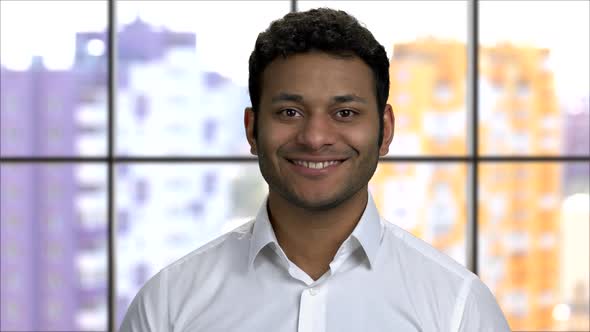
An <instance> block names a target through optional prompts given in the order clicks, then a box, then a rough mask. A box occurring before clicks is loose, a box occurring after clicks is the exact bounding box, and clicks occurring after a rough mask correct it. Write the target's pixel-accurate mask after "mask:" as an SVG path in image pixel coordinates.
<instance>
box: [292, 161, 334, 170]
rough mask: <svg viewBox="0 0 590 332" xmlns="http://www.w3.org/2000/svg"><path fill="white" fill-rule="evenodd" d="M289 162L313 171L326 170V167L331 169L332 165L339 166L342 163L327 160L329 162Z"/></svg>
mask: <svg viewBox="0 0 590 332" xmlns="http://www.w3.org/2000/svg"><path fill="white" fill-rule="evenodd" d="M289 161H290V162H291V163H293V164H295V165H298V166H303V167H306V168H311V169H324V168H326V167H330V166H332V165H337V164H340V163H341V162H342V161H340V160H327V161H319V162H313V161H305V160H289Z"/></svg>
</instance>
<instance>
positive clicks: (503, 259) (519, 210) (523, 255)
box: [478, 162, 590, 331]
mask: <svg viewBox="0 0 590 332" xmlns="http://www.w3.org/2000/svg"><path fill="white" fill-rule="evenodd" d="M480 174H481V175H480V183H479V207H478V209H479V229H480V234H479V256H480V260H479V271H480V276H481V278H482V279H483V281H484V282H485V283H486V284H487V285H488V287H490V289H491V290H492V291H493V292H494V294H495V295H496V297H497V299H498V302H499V303H500V306H501V307H502V309H503V310H504V313H505V314H506V317H507V318H508V321H509V323H510V326H511V328H512V329H513V330H516V331H524V330H526V331H549V330H551V331H587V330H588V329H589V328H590V324H589V319H590V316H589V314H588V312H589V300H588V293H589V284H588V283H589V276H590V271H589V263H588V262H589V261H590V257H589V256H588V243H589V238H588V234H589V229H588V226H589V225H590V216H589V214H588V213H589V212H588V209H589V205H588V202H589V201H590V196H589V190H590V184H589V181H590V180H589V177H588V174H590V164H589V163H554V162H545V163H501V164H500V163H485V164H483V165H481V166H480Z"/></svg>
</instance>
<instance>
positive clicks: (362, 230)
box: [248, 192, 382, 267]
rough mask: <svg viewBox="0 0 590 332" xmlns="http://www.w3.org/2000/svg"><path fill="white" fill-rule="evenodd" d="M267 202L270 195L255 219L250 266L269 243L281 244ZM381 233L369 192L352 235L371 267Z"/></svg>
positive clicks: (251, 240)
mask: <svg viewBox="0 0 590 332" xmlns="http://www.w3.org/2000/svg"><path fill="white" fill-rule="evenodd" d="M267 203H268V197H267V198H266V199H265V200H264V203H263V204H262V206H261V207H260V209H259V210H258V214H257V215H256V219H255V221H254V227H253V229H252V238H251V239H250V250H249V253H248V266H249V267H251V266H252V264H253V263H254V260H255V259H256V257H257V256H258V254H259V253H260V251H261V250H262V249H263V248H264V247H266V246H267V245H268V244H269V243H274V244H275V245H276V246H277V247H278V246H279V243H278V241H277V238H276V235H275V233H274V231H273V229H272V225H271V223H270V219H269V217H268V210H267ZM381 233H382V228H381V221H380V217H379V211H378V210H377V206H375V202H374V201H373V197H372V195H371V193H370V192H369V194H368V199H367V206H366V207H365V210H364V212H363V214H362V216H361V219H360V220H359V222H358V224H357V225H356V227H355V228H354V230H353V231H352V234H351V236H352V237H354V238H356V239H357V241H358V242H359V243H360V245H361V247H362V248H363V250H364V252H365V255H366V256H367V258H368V260H369V264H370V266H371V267H373V266H374V264H375V260H376V256H377V250H378V249H379V244H380V242H381Z"/></svg>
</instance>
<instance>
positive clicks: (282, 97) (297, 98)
mask: <svg viewBox="0 0 590 332" xmlns="http://www.w3.org/2000/svg"><path fill="white" fill-rule="evenodd" d="M281 101H292V102H296V103H301V102H303V96H302V95H298V94H292V93H286V92H281V93H279V94H278V95H276V96H274V97H272V99H271V102H272V103H273V104H274V103H278V102H281ZM351 101H356V102H359V103H363V104H366V103H367V101H366V100H365V99H364V98H361V97H359V96H356V95H353V94H346V95H341V96H334V97H332V102H333V103H335V104H343V103H348V102H351Z"/></svg>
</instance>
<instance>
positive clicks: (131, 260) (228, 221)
mask: <svg viewBox="0 0 590 332" xmlns="http://www.w3.org/2000/svg"><path fill="white" fill-rule="evenodd" d="M266 194H267V186H266V183H265V182H264V180H263V178H262V176H261V175H260V171H259V169H258V163H256V162H246V163H223V164H219V163H201V164H132V165H128V164H124V165H120V166H118V167H117V195H116V197H117V208H116V216H117V287H118V289H117V299H118V304H119V306H118V313H117V314H118V316H117V319H118V323H117V324H120V323H121V322H122V319H123V317H124V315H125V313H126V311H127V308H128V306H129V304H130V303H131V300H132V299H133V297H134V296H135V295H136V293H137V292H138V291H139V289H140V288H141V287H142V286H143V285H144V283H145V282H146V281H147V280H148V279H149V278H150V277H152V276H153V275H154V274H156V273H157V272H158V271H159V270H161V269H162V268H164V267H165V266H166V265H168V264H170V263H172V262H173V261H176V260H177V259H180V258H181V257H183V256H184V255H186V254H188V253H189V252H191V251H192V250H194V249H197V248H198V247H200V246H201V245H203V244H205V243H207V242H209V241H210V240H213V239H214V238H216V237H218V236H220V235H222V234H223V233H226V232H228V231H231V230H232V229H234V228H236V227H238V226H239V225H241V224H243V223H245V222H247V221H248V220H250V219H251V217H253V216H255V215H256V213H257V212H258V208H259V207H260V205H261V204H262V202H263V201H264V199H265V198H266Z"/></svg>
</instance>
